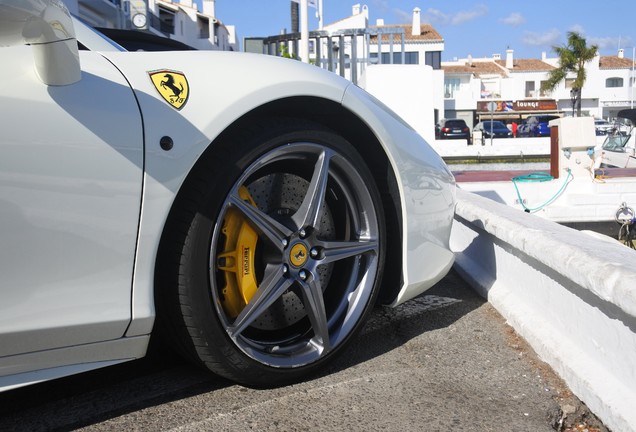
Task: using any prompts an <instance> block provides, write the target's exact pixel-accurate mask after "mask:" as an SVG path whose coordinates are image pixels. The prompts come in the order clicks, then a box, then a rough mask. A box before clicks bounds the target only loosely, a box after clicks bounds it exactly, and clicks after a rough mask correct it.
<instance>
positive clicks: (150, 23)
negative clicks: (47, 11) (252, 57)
mask: <svg viewBox="0 0 636 432" xmlns="http://www.w3.org/2000/svg"><path fill="white" fill-rule="evenodd" d="M64 1H65V3H66V5H67V7H68V8H69V10H70V11H71V13H73V14H75V15H77V16H79V17H80V18H82V19H84V20H85V21H86V22H88V23H89V24H91V25H93V26H94V27H105V28H113V29H137V30H142V31H147V32H150V33H153V34H156V35H159V36H164V37H168V38H170V39H174V40H176V41H179V42H183V43H185V44H186V45H190V46H191V47H193V48H197V49H202V50H221V51H237V50H238V43H237V38H236V30H235V28H234V26H229V25H224V24H223V23H222V22H221V21H220V20H219V19H218V18H217V17H216V8H215V0H202V10H201V11H199V10H198V7H197V4H195V3H194V2H193V1H192V0H181V1H178V0H175V1H172V0H64Z"/></svg>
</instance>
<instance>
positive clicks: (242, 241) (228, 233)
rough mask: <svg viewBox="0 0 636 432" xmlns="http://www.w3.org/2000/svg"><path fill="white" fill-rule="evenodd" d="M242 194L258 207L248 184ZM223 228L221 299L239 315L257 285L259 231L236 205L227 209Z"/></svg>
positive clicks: (229, 311) (228, 309)
mask: <svg viewBox="0 0 636 432" xmlns="http://www.w3.org/2000/svg"><path fill="white" fill-rule="evenodd" d="M239 196H240V197H241V199H242V200H243V201H246V202H248V203H250V204H251V205H253V206H255V207H256V203H255V202H254V200H253V199H252V197H251V196H250V193H249V192H248V190H247V188H246V187H245V186H241V187H240V188H239ZM222 232H223V235H224V237H225V242H224V245H223V252H221V253H220V254H219V256H218V258H217V264H216V265H217V269H218V270H219V271H222V272H223V275H224V279H225V286H223V288H222V293H223V298H222V300H221V303H222V304H223V309H225V312H226V313H227V314H228V315H229V316H230V317H232V318H235V317H236V316H237V315H238V314H239V313H240V312H241V311H242V310H243V308H244V307H245V305H247V303H249V301H250V299H251V298H252V296H253V295H254V293H255V292H256V289H257V284H256V275H255V274H254V254H255V251H256V243H257V241H258V235H257V233H256V231H254V229H253V228H252V227H251V226H250V225H249V224H248V223H247V219H246V218H245V216H244V215H243V214H242V213H241V212H239V211H238V210H236V209H234V208H231V209H229V210H228V212H227V213H226V215H225V219H224V220H223V228H222Z"/></svg>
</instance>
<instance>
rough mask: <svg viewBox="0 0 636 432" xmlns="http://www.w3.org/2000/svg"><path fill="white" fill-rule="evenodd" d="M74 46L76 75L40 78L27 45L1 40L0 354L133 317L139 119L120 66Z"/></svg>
mask: <svg viewBox="0 0 636 432" xmlns="http://www.w3.org/2000/svg"><path fill="white" fill-rule="evenodd" d="M80 54H81V55H80V61H81V65H82V78H81V80H80V81H79V82H77V83H75V84H72V85H66V86H47V85H45V84H43V83H42V82H41V81H40V80H39V79H38V77H37V75H36V72H35V70H34V67H33V62H34V60H33V53H32V52H31V47H29V46H17V47H0V55H1V56H2V58H3V62H2V63H3V66H2V68H0V83H2V92H1V93H0V104H1V105H0V106H1V107H2V108H0V109H1V110H2V112H1V115H0V130H1V131H2V134H1V135H0V222H1V223H0V240H1V241H2V247H1V248H0V275H2V278H1V279H0V358H2V357H4V356H10V355H15V354H20V353H26V352H35V351H40V350H46V349H51V348H59V347H66V346H71V345H78V344H86V343H91V342H95V341H102V340H110V339H115V338H119V337H121V336H122V335H123V334H124V332H125V329H126V327H127V326H128V324H129V322H130V316H131V296H132V292H131V281H132V276H133V269H134V266H133V263H134V257H135V247H136V239H137V229H138V224H139V216H140V215H139V212H140V199H141V189H142V179H143V135H142V125H141V119H140V114H139V110H138V107H137V104H136V101H135V98H134V95H133V93H132V91H131V89H130V88H129V86H128V84H127V82H126V80H125V79H124V77H123V76H122V75H121V73H120V72H119V71H118V70H117V69H116V68H115V67H114V66H113V65H112V64H111V63H110V62H108V61H106V60H105V59H104V58H103V57H102V56H100V55H99V54H97V53H93V52H81V53H80ZM0 363H2V362H1V361H0ZM0 366H1V364H0ZM0 369H1V368H0Z"/></svg>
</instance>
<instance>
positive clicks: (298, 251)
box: [289, 243, 307, 267]
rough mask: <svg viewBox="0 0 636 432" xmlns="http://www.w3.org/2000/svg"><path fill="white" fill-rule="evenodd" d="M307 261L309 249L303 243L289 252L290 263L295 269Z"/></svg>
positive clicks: (297, 244)
mask: <svg viewBox="0 0 636 432" xmlns="http://www.w3.org/2000/svg"><path fill="white" fill-rule="evenodd" d="M306 261H307V247H306V246H305V245H304V244H302V243H296V244H295V245H294V246H293V247H292V248H291V250H290V251H289V262H291V264H292V265H293V266H294V267H300V266H302V265H304V264H305V262H306Z"/></svg>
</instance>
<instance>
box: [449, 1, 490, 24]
mask: <svg viewBox="0 0 636 432" xmlns="http://www.w3.org/2000/svg"><path fill="white" fill-rule="evenodd" d="M486 13H488V8H487V7H486V5H483V4H482V5H478V6H477V7H476V8H475V9H473V10H469V11H459V12H457V13H456V14H455V15H453V17H452V18H451V24H453V25H458V24H463V23H465V22H468V21H472V20H474V19H475V18H478V17H480V16H483V15H486Z"/></svg>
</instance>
